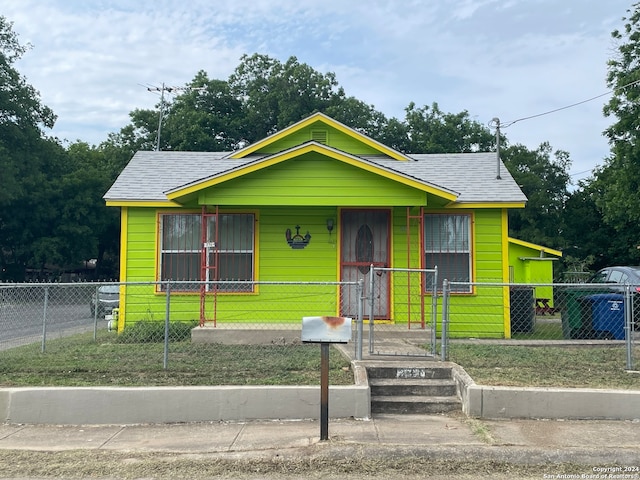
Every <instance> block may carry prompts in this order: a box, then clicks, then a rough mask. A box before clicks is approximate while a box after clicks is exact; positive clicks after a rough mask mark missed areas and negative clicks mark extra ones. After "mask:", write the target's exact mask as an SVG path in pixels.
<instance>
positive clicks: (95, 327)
mask: <svg viewBox="0 0 640 480" xmlns="http://www.w3.org/2000/svg"><path fill="white" fill-rule="evenodd" d="M99 288H100V286H99V285H96V290H95V292H94V295H95V301H96V303H95V305H94V307H93V341H94V342H96V341H97V340H98V289H99ZM112 314H113V312H112Z"/></svg>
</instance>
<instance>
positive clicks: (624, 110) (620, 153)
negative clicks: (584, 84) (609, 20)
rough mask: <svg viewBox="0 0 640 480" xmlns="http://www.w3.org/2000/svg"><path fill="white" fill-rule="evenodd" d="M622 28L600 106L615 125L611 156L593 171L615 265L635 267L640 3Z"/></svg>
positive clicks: (610, 133)
mask: <svg viewBox="0 0 640 480" xmlns="http://www.w3.org/2000/svg"><path fill="white" fill-rule="evenodd" d="M627 12H628V14H629V16H628V17H627V18H624V19H623V20H624V21H625V22H626V23H625V24H624V29H623V30H622V31H619V30H615V31H613V32H612V34H611V35H612V37H613V39H614V40H615V41H616V42H617V44H618V46H617V50H616V54H615V55H614V57H613V58H611V59H610V60H609V62H608V73H607V83H608V85H609V87H610V88H611V89H613V91H614V92H613V95H612V96H611V99H610V100H609V102H608V103H607V104H606V105H605V107H604V114H605V116H607V117H615V118H616V121H615V122H614V123H613V125H611V126H610V127H609V128H607V130H606V131H605V135H606V136H607V137H608V139H609V144H610V145H611V154H610V156H609V157H608V158H607V159H605V165H604V168H602V169H601V170H600V171H599V172H598V173H597V176H596V178H597V180H598V182H599V184H600V186H601V189H600V191H599V192H598V197H597V198H596V203H597V205H598V206H599V207H600V209H601V210H602V213H603V218H604V221H605V222H606V224H607V225H608V226H609V228H611V229H612V230H613V231H615V232H616V236H617V241H618V243H620V244H621V245H620V247H619V248H618V249H617V250H618V251H622V252H624V253H623V254H622V255H621V256H618V257H614V258H611V259H610V260H611V261H612V262H613V261H615V262H616V263H617V262H620V263H622V262H624V263H627V262H629V263H634V264H635V263H638V256H639V253H640V250H638V247H639V246H640V240H639V239H640V196H639V195H638V191H640V141H639V140H640V102H639V101H638V100H639V99H640V4H635V5H634V6H633V7H632V9H631V10H628V11H627Z"/></svg>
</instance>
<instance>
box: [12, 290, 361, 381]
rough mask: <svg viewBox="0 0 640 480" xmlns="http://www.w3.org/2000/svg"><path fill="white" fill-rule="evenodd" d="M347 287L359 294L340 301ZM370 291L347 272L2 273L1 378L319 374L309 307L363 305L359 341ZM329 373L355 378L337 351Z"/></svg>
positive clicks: (298, 377) (314, 310) (334, 310)
mask: <svg viewBox="0 0 640 480" xmlns="http://www.w3.org/2000/svg"><path fill="white" fill-rule="evenodd" d="M341 289H350V290H353V292H354V295H355V296H356V297H357V299H359V300H358V301H353V299H351V302H352V304H350V305H338V303H337V302H338V299H339V298H348V297H345V296H341V295H339V292H340V291H341ZM222 292H224V293H222ZM358 302H360V303H358ZM361 302H362V286H361V283H354V284H351V283H345V282H342V283H340V282H332V283H331V282H306V283H301V282H250V283H247V282H224V284H222V283H219V284H218V283H215V282H207V283H193V282H190V283H186V282H171V283H169V282H154V283H131V282H128V283H109V284H104V283H100V284H97V283H96V284H92V283H77V284H76V283H74V284H10V285H7V284H3V285H0V379H1V380H0V381H1V383H2V384H4V385H5V386H9V385H34V384H35V385H38V384H41V385H51V384H55V385H67V384H68V385H221V384H229V385H239V384H240V385H242V384H247V385H255V384H315V383H318V379H319V375H320V360H321V359H320V346H319V345H317V344H306V343H302V342H301V330H302V317H303V316H336V314H338V313H348V314H349V315H351V314H353V317H352V318H353V322H352V327H353V330H354V334H353V337H352V338H353V342H354V345H355V348H358V341H357V338H356V335H357V328H358V325H360V327H361V326H362V305H361ZM351 310H353V312H352V311H351ZM357 315H360V316H359V317H358V316H357ZM345 316H346V315H345ZM358 320H359V321H358ZM361 331H362V329H361V328H360V335H361ZM360 338H361V337H360ZM359 348H360V349H361V340H360V347H359ZM330 378H331V381H332V382H333V383H336V384H350V383H353V375H352V372H350V371H349V362H348V361H347V359H345V358H343V357H342V356H341V355H340V354H339V353H338V352H337V351H336V352H335V354H333V355H331V367H330Z"/></svg>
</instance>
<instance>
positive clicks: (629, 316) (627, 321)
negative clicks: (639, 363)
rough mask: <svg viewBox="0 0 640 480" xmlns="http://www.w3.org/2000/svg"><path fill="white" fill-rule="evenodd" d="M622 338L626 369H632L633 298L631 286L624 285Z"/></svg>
mask: <svg viewBox="0 0 640 480" xmlns="http://www.w3.org/2000/svg"><path fill="white" fill-rule="evenodd" d="M624 338H625V345H626V348H627V370H633V298H632V295H631V287H630V286H629V285H626V286H625V287H624Z"/></svg>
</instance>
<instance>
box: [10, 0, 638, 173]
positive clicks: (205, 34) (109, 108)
mask: <svg viewBox="0 0 640 480" xmlns="http://www.w3.org/2000/svg"><path fill="white" fill-rule="evenodd" d="M5 3H6V5H4V6H3V13H2V15H4V16H6V18H7V19H8V20H9V21H13V22H14V30H15V31H16V32H17V33H18V34H19V36H20V40H21V41H22V42H27V41H29V42H31V43H33V44H34V49H33V50H31V51H30V52H28V53H27V54H26V55H25V56H24V58H23V59H22V60H21V61H20V62H19V63H18V65H17V66H18V69H19V70H20V71H21V73H23V74H24V75H26V76H27V77H28V80H29V81H30V83H32V84H33V85H34V87H35V88H37V89H38V90H40V92H41V94H42V100H43V102H44V103H45V104H47V105H48V106H50V107H51V108H52V109H53V110H54V112H55V113H56V114H57V115H58V117H59V120H58V123H57V126H56V128H55V130H54V133H55V134H56V135H58V136H59V137H61V138H67V139H69V140H72V141H73V140H75V139H78V138H79V139H82V140H85V141H89V142H90V143H99V142H100V141H102V140H105V139H106V137H107V134H108V133H109V132H112V131H117V130H119V129H120V128H121V127H123V126H124V125H126V124H127V123H128V120H129V118H128V114H129V112H130V111H132V110H134V109H136V108H153V107H154V105H155V104H156V103H157V102H158V96H157V95H153V94H151V93H149V92H148V91H147V90H146V88H145V86H147V85H160V84H161V83H163V82H164V83H165V84H168V85H184V84H185V83H187V82H189V81H190V80H191V79H193V77H194V76H195V74H196V73H197V72H198V71H199V70H205V71H206V72H207V73H208V75H209V77H210V78H220V79H226V78H227V77H228V76H229V74H230V73H231V72H232V71H233V70H234V68H235V67H236V66H237V65H238V61H239V58H240V56H241V55H242V54H244V53H246V54H252V53H256V52H257V53H263V54H267V55H270V56H273V57H276V58H278V59H280V60H283V61H284V60H286V59H287V58H288V57H289V56H292V55H293V56H297V57H298V59H299V61H301V62H305V63H309V64H310V65H311V66H312V67H314V68H316V69H318V70H320V71H322V72H327V71H333V72H335V73H336V74H337V78H338V81H339V82H340V84H341V85H342V86H343V87H345V90H346V92H347V94H348V95H352V96H355V97H357V98H359V99H361V100H363V101H365V102H367V103H370V104H374V105H375V106H376V108H378V109H379V110H381V111H382V112H383V113H385V114H386V115H388V116H399V117H402V116H403V110H404V108H405V107H406V106H407V105H408V104H409V102H411V101H414V102H415V103H417V104H418V105H430V104H431V103H432V102H437V103H438V104H439V105H440V107H441V109H442V110H444V111H450V112H459V111H461V110H468V111H469V114H470V115H471V117H472V118H474V119H476V120H478V121H481V122H488V121H489V120H490V119H491V118H493V117H496V116H498V117H500V118H501V120H503V121H508V120H514V119H517V118H522V117H526V116H530V115H535V114H538V113H542V112H545V111H549V110H553V109H557V108H560V107H563V106H566V105H569V104H572V103H575V102H578V101H581V100H584V99H586V98H590V97H592V96H595V95H598V94H601V93H603V92H604V91H606V85H605V81H604V78H605V75H606V61H607V59H608V58H609V57H610V56H611V55H612V42H611V40H610V32H611V31H612V30H613V29H614V28H618V27H619V26H621V25H622V21H621V18H622V17H623V16H624V15H625V13H626V10H627V9H628V8H630V5H629V2H628V1H627V0H624V1H623V0H610V1H608V2H601V1H600V0H566V1H563V2H561V3H560V2H557V1H555V0H528V1H526V2H524V1H517V0H509V1H498V0H464V1H461V0H434V1H429V2H424V1H419V0H411V1H410V0H407V1H403V2H397V1H393V0H369V1H367V2H345V1H344V0H325V1H323V2H301V1H297V0H218V1H216V2H211V1H208V0H192V1H190V2H181V1H178V0H156V1H152V0H139V1H136V2H131V1H129V0H102V1H99V2H98V1H95V2H86V1H81V0H49V1H47V2H42V1H39V0H13V1H6V2H5ZM606 100H607V99H606V98H602V99H599V100H597V101H594V102H590V103H587V104H584V105H581V106H580V107H575V108H572V109H568V110H565V111H562V112H558V113H556V114H553V115H548V116H543V117H539V118H536V119H531V120H527V121H523V122H520V123H517V124H515V125H513V127H510V128H509V129H508V130H506V131H505V133H506V134H507V136H508V138H509V140H510V141H511V143H523V144H525V145H527V146H528V147H530V148H535V147H536V146H537V145H538V144H539V143H541V142H542V141H545V140H548V141H550V142H551V144H552V145H553V146H554V147H555V148H562V149H564V150H568V151H569V152H570V153H571V156H572V158H573V159H574V163H575V166H574V170H575V171H580V170H585V169H587V168H591V167H592V166H594V165H595V164H596V163H600V162H601V160H602V158H603V157H604V156H605V155H606V154H607V152H608V147H607V143H606V140H605V139H604V138H603V137H602V136H601V132H602V130H604V128H606V126H607V124H608V123H609V122H611V120H609V119H604V118H603V117H602V114H601V109H602V105H603V103H604V102H605V101H606Z"/></svg>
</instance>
